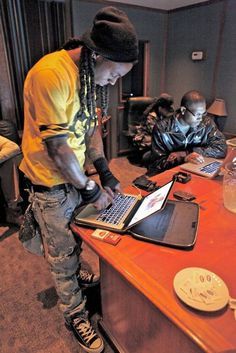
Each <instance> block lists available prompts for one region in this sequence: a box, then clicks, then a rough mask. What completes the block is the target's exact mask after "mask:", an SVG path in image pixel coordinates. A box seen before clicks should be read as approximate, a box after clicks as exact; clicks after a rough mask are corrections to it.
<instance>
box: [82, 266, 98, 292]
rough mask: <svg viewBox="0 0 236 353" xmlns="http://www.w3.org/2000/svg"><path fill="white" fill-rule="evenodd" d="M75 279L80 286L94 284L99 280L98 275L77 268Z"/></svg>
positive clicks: (91, 285)
mask: <svg viewBox="0 0 236 353" xmlns="http://www.w3.org/2000/svg"><path fill="white" fill-rule="evenodd" d="M77 280H78V283H79V285H80V286H81V287H85V288H88V287H93V286H96V285H97V284H98V283H99V281H100V277H99V276H98V275H95V274H94V273H90V272H88V271H87V270H79V272H78V274H77Z"/></svg>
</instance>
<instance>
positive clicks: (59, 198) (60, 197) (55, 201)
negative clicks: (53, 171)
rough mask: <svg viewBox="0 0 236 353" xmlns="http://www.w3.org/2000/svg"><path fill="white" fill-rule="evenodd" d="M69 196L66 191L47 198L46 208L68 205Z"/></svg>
mask: <svg viewBox="0 0 236 353" xmlns="http://www.w3.org/2000/svg"><path fill="white" fill-rule="evenodd" d="M66 200H67V194H66V193H65V191H64V190H60V191H57V192H55V193H53V194H49V195H47V196H46V200H45V201H46V202H45V208H57V207H61V206H63V205H64V204H65V203H66Z"/></svg>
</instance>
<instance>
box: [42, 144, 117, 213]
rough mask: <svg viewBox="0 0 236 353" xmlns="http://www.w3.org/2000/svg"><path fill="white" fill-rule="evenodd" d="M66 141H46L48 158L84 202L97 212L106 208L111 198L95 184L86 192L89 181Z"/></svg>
mask: <svg viewBox="0 0 236 353" xmlns="http://www.w3.org/2000/svg"><path fill="white" fill-rule="evenodd" d="M66 140H67V138H66V137H56V138H48V139H46V140H45V144H46V147H47V151H48V155H49V157H50V158H51V159H52V160H53V161H54V163H55V165H56V167H57V168H58V169H59V170H60V172H61V174H62V175H63V176H64V177H65V179H66V180H67V181H68V183H70V184H72V185H74V186H75V187H76V188H78V189H80V191H81V195H82V198H83V199H84V201H85V202H92V203H93V204H94V206H95V207H96V208H97V209H99V210H101V209H103V208H105V207H107V206H108V205H109V204H110V203H111V202H112V198H111V197H110V196H109V195H108V194H107V193H106V192H102V191H101V190H100V188H99V186H98V185H97V184H96V183H95V186H94V189H93V190H91V191H87V190H86V185H87V183H88V181H89V179H88V178H87V176H86V175H85V174H84V172H83V171H82V170H81V168H80V165H79V162H78V160H77V158H76V156H75V154H74V152H73V150H72V149H71V148H70V147H69V146H68V144H67V141H66Z"/></svg>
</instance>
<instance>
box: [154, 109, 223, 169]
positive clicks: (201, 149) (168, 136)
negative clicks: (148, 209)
mask: <svg viewBox="0 0 236 353" xmlns="http://www.w3.org/2000/svg"><path fill="white" fill-rule="evenodd" d="M176 151H185V152H187V154H190V153H192V152H197V153H199V154H201V155H203V156H206V157H214V158H224V157H225V156H226V153H227V145H226V142H225V137H224V135H223V134H222V132H220V131H219V130H218V128H217V127H216V125H215V123H214V122H213V120H212V119H211V118H209V117H208V116H206V117H204V118H203V120H202V122H201V124H200V125H199V126H198V127H197V129H192V128H190V129H189V131H188V132H187V133H186V135H185V134H184V133H183V132H182V131H181V130H180V125H179V122H178V118H177V116H176V115H173V116H171V117H168V118H165V119H163V120H161V121H158V123H156V125H155V126H154V128H153V132H152V155H151V161H150V164H149V166H148V173H147V174H148V175H150V176H151V175H155V174H158V173H161V172H163V171H164V170H166V169H170V168H173V167H175V166H176V165H177V164H182V163H184V157H183V158H182V160H181V161H180V162H174V163H173V162H167V158H168V156H169V155H170V153H172V152H176Z"/></svg>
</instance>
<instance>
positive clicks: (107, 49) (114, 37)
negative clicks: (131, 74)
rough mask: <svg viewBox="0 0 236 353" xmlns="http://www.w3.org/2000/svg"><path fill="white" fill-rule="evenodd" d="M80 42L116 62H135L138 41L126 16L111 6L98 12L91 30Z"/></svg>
mask: <svg viewBox="0 0 236 353" xmlns="http://www.w3.org/2000/svg"><path fill="white" fill-rule="evenodd" d="M81 40H82V41H83V43H84V44H85V45H86V46H87V47H88V48H89V49H91V50H93V51H94V52H95V53H97V54H100V55H102V56H103V57H104V58H106V59H109V60H111V61H116V62H130V63H131V62H136V61H137V59H138V39H137V34H136V31H135V29H134V26H133V25H132V23H131V22H130V21H129V19H128V17H127V15H126V14H125V13H124V12H123V11H121V10H119V9H117V8H116V7H113V6H108V7H104V8H103V9H101V10H99V12H98V13H97V14H96V16H95V18H94V20H93V27H92V29H91V30H89V31H87V32H85V33H84V34H83V35H82V37H81Z"/></svg>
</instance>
